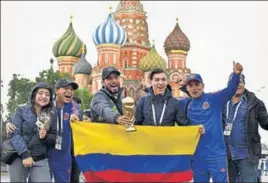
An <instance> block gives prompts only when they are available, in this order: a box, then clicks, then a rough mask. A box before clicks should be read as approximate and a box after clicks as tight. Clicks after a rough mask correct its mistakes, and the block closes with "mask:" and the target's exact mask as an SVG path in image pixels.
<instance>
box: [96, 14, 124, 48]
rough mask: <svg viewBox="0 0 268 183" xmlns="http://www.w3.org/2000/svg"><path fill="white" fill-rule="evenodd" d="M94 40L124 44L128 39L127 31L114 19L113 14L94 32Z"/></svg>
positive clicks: (101, 42) (103, 42)
mask: <svg viewBox="0 0 268 183" xmlns="http://www.w3.org/2000/svg"><path fill="white" fill-rule="evenodd" d="M92 37H93V41H94V43H95V45H96V46H98V45H100V44H118V45H121V46H123V45H124V44H125V43H126V40H127V34H126V31H125V30H124V29H123V28H122V27H121V26H120V25H119V24H118V23H117V22H116V21H115V20H114V18H113V16H112V14H111V13H110V14H109V15H108V18H107V19H106V21H105V22H104V23H103V24H100V25H99V26H98V27H97V29H96V30H95V31H94V32H93V36H92Z"/></svg>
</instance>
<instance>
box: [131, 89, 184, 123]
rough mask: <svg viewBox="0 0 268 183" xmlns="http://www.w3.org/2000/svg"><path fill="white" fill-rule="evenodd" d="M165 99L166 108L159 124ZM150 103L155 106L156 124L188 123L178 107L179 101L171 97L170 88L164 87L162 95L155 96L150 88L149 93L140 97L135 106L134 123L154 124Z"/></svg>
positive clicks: (182, 111)
mask: <svg viewBox="0 0 268 183" xmlns="http://www.w3.org/2000/svg"><path fill="white" fill-rule="evenodd" d="M165 100H166V101H167V103H166V110H165V113H164V116H163V121H162V123H161V124H159V119H160V116H161V113H162V109H163V106H164V102H165ZM152 104H153V105H154V106H155V113H156V122H157V126H174V125H175V122H176V123H177V124H178V125H187V124H188V119H187V118H186V115H185V112H184V110H183V108H180V105H179V101H178V100H177V99H175V98H173V97H172V94H171V89H170V88H168V89H166V92H165V94H164V95H163V96H162V95H159V96H155V95H154V94H153V89H152V88H150V91H149V93H148V94H147V95H145V96H143V97H141V98H140V99H139V101H138V104H137V106H136V113H135V119H136V121H135V124H136V125H149V126H151V125H152V126H153V125H155V124H154V118H153V112H152Z"/></svg>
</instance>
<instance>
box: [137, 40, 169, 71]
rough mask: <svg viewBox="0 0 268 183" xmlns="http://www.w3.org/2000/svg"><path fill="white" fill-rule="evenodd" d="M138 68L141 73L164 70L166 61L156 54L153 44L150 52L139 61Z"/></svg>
mask: <svg viewBox="0 0 268 183" xmlns="http://www.w3.org/2000/svg"><path fill="white" fill-rule="evenodd" d="M139 67H140V69H141V70H142V71H143V72H147V71H150V70H152V69H155V68H162V69H166V61H165V59H163V58H162V57H161V56H160V55H159V54H158V53H157V51H156V49H155V46H154V44H153V46H152V48H151V50H150V52H149V53H148V54H147V55H146V56H144V57H143V58H142V59H141V60H140V65H139Z"/></svg>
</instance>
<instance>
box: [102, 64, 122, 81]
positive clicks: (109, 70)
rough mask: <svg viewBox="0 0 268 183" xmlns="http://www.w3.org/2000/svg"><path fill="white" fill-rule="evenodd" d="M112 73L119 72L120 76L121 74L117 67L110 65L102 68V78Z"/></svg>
mask: <svg viewBox="0 0 268 183" xmlns="http://www.w3.org/2000/svg"><path fill="white" fill-rule="evenodd" d="M112 73H114V74H117V75H118V76H120V74H121V73H120V72H119V71H118V70H117V69H116V68H115V67H112V66H109V67H105V68H103V70H102V80H104V79H106V78H107V77H109V75H110V74H112Z"/></svg>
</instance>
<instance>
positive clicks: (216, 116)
mask: <svg viewBox="0 0 268 183" xmlns="http://www.w3.org/2000/svg"><path fill="white" fill-rule="evenodd" d="M238 84H239V75H237V74H234V73H233V77H232V79H231V80H230V82H229V83H228V86H227V88H225V89H223V90H221V91H219V92H215V93H203V94H202V95H201V97H200V98H198V99H191V98H186V99H182V100H183V101H182V102H183V104H184V106H185V107H186V106H188V109H187V117H188V118H189V122H190V125H204V127H205V130H206V133H205V134H203V135H202V136H201V138H200V141H199V143H198V146H197V149H196V152H195V155H194V159H196V158H197V159H199V158H202V159H213V158H218V157H219V156H226V149H225V145H224V137H223V129H222V109H223V107H224V105H225V104H226V103H227V101H228V100H230V99H231V98H232V96H233V95H234V94H235V92H236V89H237V87H238ZM189 100H190V101H189ZM186 104H188V105H186Z"/></svg>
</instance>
